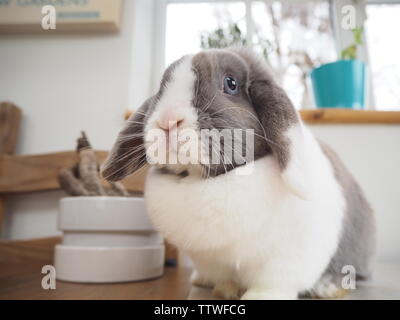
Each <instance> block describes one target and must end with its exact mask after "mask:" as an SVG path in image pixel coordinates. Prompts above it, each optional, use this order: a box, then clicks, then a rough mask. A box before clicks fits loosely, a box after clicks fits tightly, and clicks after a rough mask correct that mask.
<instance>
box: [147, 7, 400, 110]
mask: <svg viewBox="0 0 400 320" xmlns="http://www.w3.org/2000/svg"><path fill="white" fill-rule="evenodd" d="M253 1H257V0H155V8H156V12H155V17H156V21H158V23H157V24H156V28H155V34H154V43H153V45H154V49H155V54H154V70H153V76H152V88H153V90H156V88H157V87H158V84H159V82H160V79H161V76H162V73H163V71H164V69H165V63H164V61H165V44H166V26H167V6H168V5H169V4H173V3H221V2H242V3H244V4H245V6H246V29H247V33H246V37H247V40H248V41H247V43H251V42H252V41H251V39H252V34H253V30H254V21H253V18H252V13H251V3H252V2H253ZM264 1H266V2H274V1H277V0H264ZM280 1H286V2H293V3H299V2H319V1H328V2H329V4H330V16H331V24H332V30H333V33H334V42H335V46H336V51H337V54H338V56H340V52H341V51H342V50H343V49H344V48H346V47H347V46H348V45H349V44H350V43H352V41H353V35H352V32H351V30H344V29H343V28H341V27H340V22H341V19H342V13H341V8H342V7H343V6H344V5H353V6H355V8H356V16H357V24H363V23H364V22H365V20H366V18H367V17H366V12H365V6H367V5H368V4H396V3H400V0H280ZM360 58H361V59H363V60H364V61H365V62H366V63H367V64H369V63H370V59H369V54H368V43H367V41H366V38H365V34H364V46H363V48H362V49H361V50H360ZM302 109H304V108H302ZM366 109H367V110H368V109H369V110H373V109H375V103H374V92H373V86H372V79H371V77H370V79H369V96H368V97H367V103H366Z"/></svg>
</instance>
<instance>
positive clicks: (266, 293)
mask: <svg viewBox="0 0 400 320" xmlns="http://www.w3.org/2000/svg"><path fill="white" fill-rule="evenodd" d="M241 299H242V300H296V299H297V292H296V291H292V290H274V289H263V288H250V289H248V290H247V291H246V292H245V294H244V295H243V296H242V298H241Z"/></svg>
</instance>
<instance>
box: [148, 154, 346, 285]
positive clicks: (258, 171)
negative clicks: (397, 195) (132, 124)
mask: <svg viewBox="0 0 400 320" xmlns="http://www.w3.org/2000/svg"><path fill="white" fill-rule="evenodd" d="M320 165H321V166H325V167H324V168H315V170H317V171H318V172H320V174H319V175H318V181H317V184H316V188H315V190H314V192H313V195H312V199H311V200H310V201H305V200H302V199H300V198H299V197H297V196H295V195H293V193H291V192H290V190H288V189H287V187H286V186H285V184H284V183H283V181H282V178H281V176H280V173H279V170H278V168H277V165H276V162H275V161H274V159H273V158H272V157H271V156H269V157H265V158H262V159H259V160H257V161H256V162H255V164H254V170H253V173H252V174H249V175H237V174H236V173H235V170H233V171H230V172H229V173H227V174H224V175H220V176H218V177H216V178H210V179H207V180H204V179H199V178H197V177H191V176H188V177H185V178H181V177H176V176H174V175H167V174H161V173H159V172H157V171H156V170H153V169H152V170H151V172H150V173H149V176H148V179H147V181H146V189H145V196H146V204H147V208H148V212H149V214H150V217H151V219H152V221H153V223H154V224H155V226H156V228H158V229H159V230H160V231H161V233H162V234H163V235H164V237H166V238H167V239H168V240H169V241H171V242H172V243H174V244H175V245H177V246H178V247H179V248H181V249H183V250H186V251H187V252H188V253H189V255H191V256H192V257H193V258H195V259H196V258H198V257H201V256H203V257H206V259H210V260H213V259H214V260H218V264H219V266H221V265H223V266H226V267H227V268H231V269H232V270H233V269H235V270H236V271H243V273H244V274H243V275H241V276H240V277H241V278H242V279H241V281H242V282H245V283H246V284H247V283H249V282H252V281H253V280H254V279H253V278H254V277H253V276H251V274H253V273H254V272H257V271H258V270H259V269H260V268H261V269H269V270H271V271H273V270H275V269H280V270H282V272H286V271H287V272H289V274H290V278H293V281H298V282H299V283H298V284H296V286H297V287H298V289H299V290H300V289H306V288H308V287H310V286H312V285H313V283H314V282H315V281H316V280H317V278H318V277H319V276H320V274H321V273H322V272H323V269H324V268H325V267H326V265H327V264H328V263H329V260H330V258H331V257H332V255H333V254H334V251H335V249H336V247H337V243H338V238H339V234H340V230H341V220H342V216H343V211H344V205H345V203H344V199H343V196H342V194H341V191H340V187H339V185H338V183H337V182H336V180H335V179H334V177H333V173H332V169H331V168H328V169H327V168H326V166H330V165H329V163H328V160H327V159H323V161H321V163H320ZM318 169H321V170H318ZM216 257H217V258H216ZM211 263H212V261H211ZM239 269H240V270H239ZM293 270H295V272H293ZM298 274H299V275H300V277H298ZM296 278H299V279H301V281H300V280H295V279H296ZM268 281H271V280H268Z"/></svg>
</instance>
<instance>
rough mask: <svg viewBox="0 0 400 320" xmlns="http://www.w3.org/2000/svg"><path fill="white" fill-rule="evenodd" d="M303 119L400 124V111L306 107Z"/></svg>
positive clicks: (309, 120)
mask: <svg viewBox="0 0 400 320" xmlns="http://www.w3.org/2000/svg"><path fill="white" fill-rule="evenodd" d="M132 112H133V111H132V110H127V111H126V112H125V119H128V118H129V116H130V115H131V114H132ZM299 112H300V115H301V117H302V118H303V120H304V121H305V122H307V123H311V124H324V123H328V124H329V123H338V124H340V123H344V124H350V123H355V124H368V123H375V124H400V111H375V110H351V109H339V108H332V109H304V110H300V111H299Z"/></svg>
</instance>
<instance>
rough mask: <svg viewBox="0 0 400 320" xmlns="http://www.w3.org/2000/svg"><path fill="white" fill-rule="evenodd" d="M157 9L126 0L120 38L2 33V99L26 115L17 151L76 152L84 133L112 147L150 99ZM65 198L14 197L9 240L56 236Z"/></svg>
mask: <svg viewBox="0 0 400 320" xmlns="http://www.w3.org/2000/svg"><path fill="white" fill-rule="evenodd" d="M153 7H154V2H153V1H152V0H127V1H125V3H124V7H123V14H122V28H121V31H120V32H119V33H117V34H54V33H51V31H43V32H42V33H40V34H36V35H32V34H21V35H1V36H0V101H5V100H6V101H12V102H14V103H15V104H17V105H18V106H19V107H21V108H22V110H23V120H22V127H21V132H20V136H19V140H18V147H17V153H18V154H36V153H45V152H52V151H62V150H72V149H74V148H75V140H76V138H77V137H78V135H79V132H80V131H81V130H85V131H86V132H87V134H88V136H89V138H90V141H91V142H92V144H93V146H94V147H95V148H97V149H105V150H107V149H109V148H110V147H111V145H112V143H113V140H114V139H115V137H116V133H117V131H118V130H119V129H120V127H121V125H122V122H123V114H124V111H125V110H126V109H128V108H134V107H137V105H138V104H139V103H141V102H142V101H143V100H144V99H145V98H146V97H148V96H149V94H150V86H151V77H150V75H151V74H152V71H151V66H152V62H151V61H152V41H151V39H152V32H153V23H154V19H153V14H154V10H153ZM132 75H133V76H132ZM62 195H63V193H62V192H48V193H40V194H33V195H19V196H12V197H9V201H8V208H7V216H6V223H5V230H3V238H13V239H16V238H30V237H40V236H47V235H52V234H56V233H57V230H56V227H55V226H56V224H55V216H56V215H55V212H56V207H57V206H56V204H57V200H58V198H59V197H60V196H62ZM10 212H12V214H10Z"/></svg>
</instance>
